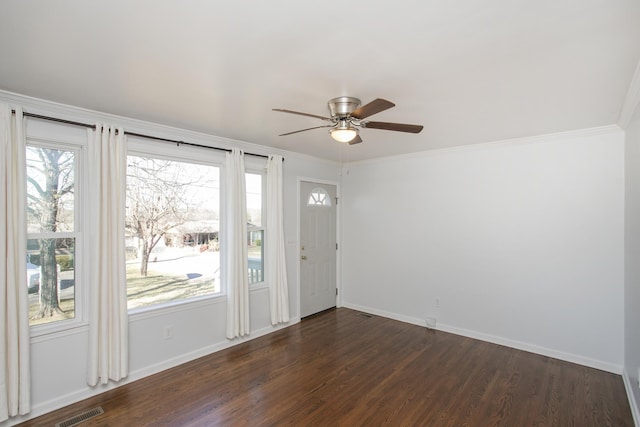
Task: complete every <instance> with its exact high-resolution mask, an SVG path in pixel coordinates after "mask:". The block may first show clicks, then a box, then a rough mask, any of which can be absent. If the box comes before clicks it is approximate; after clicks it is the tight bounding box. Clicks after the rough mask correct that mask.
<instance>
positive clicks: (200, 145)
mask: <svg viewBox="0 0 640 427" xmlns="http://www.w3.org/2000/svg"><path fill="white" fill-rule="evenodd" d="M11 113H12V114H15V113H16V110H11ZM22 114H23V115H24V116H25V117H31V118H33V119H41V120H49V121H51V122H57V123H64V124H67V125H73V126H80V127H85V128H93V129H94V130H95V128H96V125H90V124H88V123H82V122H74V121H73V120H65V119H59V118H57V117H50V116H43V115H41V114H34V113H27V112H26V111H23V112H22ZM124 134H125V135H129V136H137V137H139V138H147V139H155V140H157V141H163V142H172V143H174V144H176V145H177V146H178V147H179V146H181V145H188V146H189V147H198V148H209V149H212V150H218V151H226V152H228V153H230V152H231V150H230V149H229V148H220V147H211V146H209V145H202V144H194V143H193V142H184V141H177V140H175V139H167V138H160V137H158V136H151V135H144V134H141V133H135V132H128V131H124ZM244 154H246V155H249V156H255V157H263V158H265V159H268V158H269V156H265V155H264V154H255V153H244ZM282 161H284V157H283V158H282Z"/></svg>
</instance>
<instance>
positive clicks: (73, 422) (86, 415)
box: [55, 406, 104, 427]
mask: <svg viewBox="0 0 640 427" xmlns="http://www.w3.org/2000/svg"><path fill="white" fill-rule="evenodd" d="M102 414H104V411H103V410H102V407H100V406H98V407H97V408H93V409H89V410H88V411H84V412H82V413H80V414H78V415H74V416H73V417H71V418H68V419H66V420H64V421H61V422H59V423H56V425H55V427H73V426H77V425H78V424H80V423H83V422H85V421H87V420H89V419H91V418H93V417H97V416H98V415H102Z"/></svg>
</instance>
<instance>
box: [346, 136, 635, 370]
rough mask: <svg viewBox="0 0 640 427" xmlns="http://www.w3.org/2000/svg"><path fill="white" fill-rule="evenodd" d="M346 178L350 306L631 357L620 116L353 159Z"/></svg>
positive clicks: (595, 360)
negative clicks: (518, 136) (626, 342)
mask: <svg viewBox="0 0 640 427" xmlns="http://www.w3.org/2000/svg"><path fill="white" fill-rule="evenodd" d="M389 143H390V144H391V143H393V141H389ZM342 187H343V198H342V200H343V201H344V203H343V204H342V209H343V210H342V213H343V215H342V230H343V232H342V246H341V247H342V250H343V260H344V262H343V269H342V272H343V275H342V287H343V291H342V302H343V304H344V305H345V306H347V307H352V308H357V309H361V310H364V311H368V312H371V313H377V314H380V315H385V316H388V317H393V318H397V319H400V320H404V321H408V322H413V323H416V324H421V325H425V318H427V317H434V318H437V328H438V329H443V330H446V331H450V332H454V333H458V334H462V335H467V336H472V337H476V338H480V339H484V340H488V341H493V342H497V343H502V344H506V345H510V346H513V347H516V348H522V349H526V350H531V351H534V352H538V353H542V354H546V355H550V356H554V357H558V358H561V359H565V360H571V361H575V362H578V363H582V364H585V365H589V366H594V367H598V368H601V369H605V370H609V371H613V372H618V373H620V372H621V371H622V363H623V309H624V303H623V292H624V290H623V286H624V285H623V280H624V277H623V275H624V255H623V249H624V243H623V242H624V241H623V227H624V226H623V221H624V216H623V215H624V134H623V132H622V131H620V130H619V128H617V127H607V128H600V129H594V130H590V131H588V130H585V131H579V132H574V133H570V134H564V135H555V136H554V135H550V136H546V137H537V138H529V139H526V140H520V141H505V142H499V143H490V144H482V145H477V146H467V147H462V148H459V149H451V150H438V151H431V152H425V153H421V154H416V155H413V156H402V157H394V158H387V159H382V160H377V161H370V162H363V163H355V164H350V165H348V166H347V167H346V168H345V170H344V171H343V181H342ZM437 299H438V300H439V303H440V304H439V305H440V306H439V307H437V303H436V301H437Z"/></svg>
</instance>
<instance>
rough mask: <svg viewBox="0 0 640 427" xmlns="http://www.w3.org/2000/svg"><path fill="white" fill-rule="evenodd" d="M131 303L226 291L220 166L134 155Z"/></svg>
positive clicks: (128, 236) (129, 223) (128, 234)
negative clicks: (222, 277)
mask: <svg viewBox="0 0 640 427" xmlns="http://www.w3.org/2000/svg"><path fill="white" fill-rule="evenodd" d="M126 197H127V200H126V206H127V207H126V210H127V212H126V231H125V241H126V253H127V297H128V308H129V309H134V308H140V307H146V306H151V305H157V304H164V303H170V302H175V301H181V300H186V299H189V298H194V297H199V296H203V295H211V294H215V293H218V292H220V244H219V232H220V222H219V220H220V216H219V214H220V170H219V168H218V167H215V166H207V165H202V164H197V163H195V162H194V163H191V162H186V161H176V160H166V159H162V158H157V157H141V156H133V155H130V156H129V157H128V161H127V196H126Z"/></svg>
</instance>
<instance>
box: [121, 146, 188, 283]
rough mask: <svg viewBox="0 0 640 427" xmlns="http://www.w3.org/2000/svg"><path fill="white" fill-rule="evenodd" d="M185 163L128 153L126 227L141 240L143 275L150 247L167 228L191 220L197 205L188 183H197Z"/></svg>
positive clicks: (153, 245)
mask: <svg viewBox="0 0 640 427" xmlns="http://www.w3.org/2000/svg"><path fill="white" fill-rule="evenodd" d="M198 181H199V178H194V177H193V176H192V174H190V173H189V171H188V169H187V165H186V164H185V163H180V162H175V161H167V160H160V159H152V158H142V157H129V164H128V168H127V220H126V223H127V229H128V230H129V232H130V233H133V234H135V235H136V236H137V237H138V238H139V239H140V242H141V248H140V251H141V254H140V256H141V261H140V275H141V276H147V269H148V264H149V260H150V257H151V251H152V250H153V249H154V248H155V247H156V245H157V244H158V242H160V240H161V239H162V238H164V236H165V235H166V234H167V232H168V231H169V230H171V229H173V228H175V227H178V226H179V225H181V224H184V223H185V222H187V221H189V220H191V219H192V218H191V217H192V216H193V214H194V212H195V211H196V210H195V208H197V206H196V205H195V204H194V203H193V200H189V191H188V190H189V186H191V185H193V184H194V183H197V182H198Z"/></svg>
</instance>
